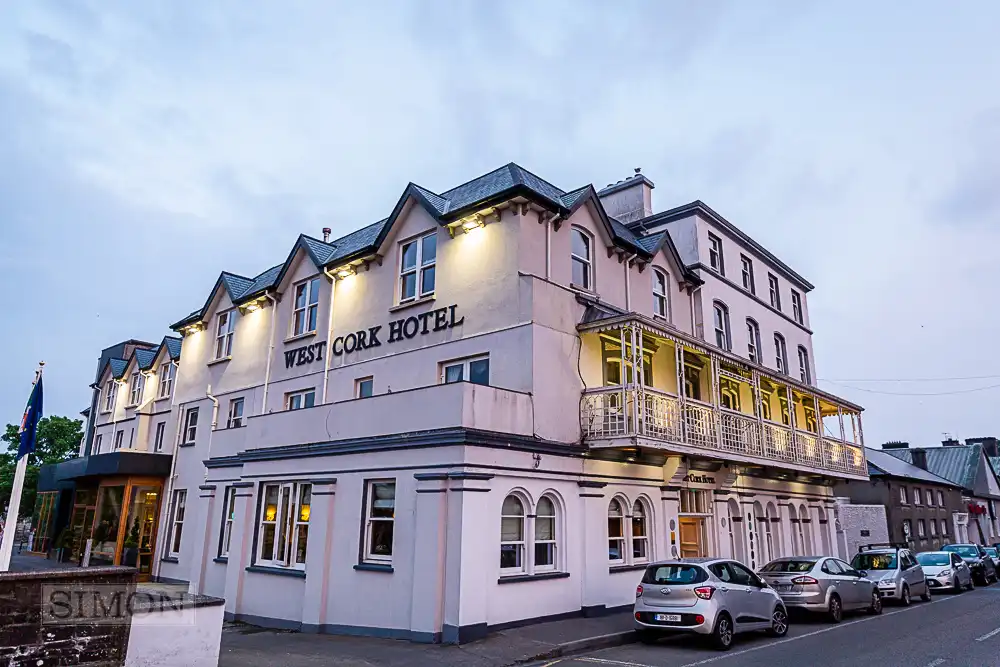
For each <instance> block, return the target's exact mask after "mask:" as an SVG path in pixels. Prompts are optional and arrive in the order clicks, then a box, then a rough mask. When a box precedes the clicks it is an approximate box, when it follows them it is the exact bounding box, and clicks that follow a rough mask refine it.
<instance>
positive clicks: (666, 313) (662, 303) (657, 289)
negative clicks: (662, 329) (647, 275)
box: [653, 269, 670, 321]
mask: <svg viewBox="0 0 1000 667" xmlns="http://www.w3.org/2000/svg"><path fill="white" fill-rule="evenodd" d="M669 286H670V276H668V275H667V274H666V273H664V272H663V271H660V270H659V269H653V314H654V315H656V316H657V317H662V318H663V319H665V320H667V321H669V320H670V292H669Z"/></svg>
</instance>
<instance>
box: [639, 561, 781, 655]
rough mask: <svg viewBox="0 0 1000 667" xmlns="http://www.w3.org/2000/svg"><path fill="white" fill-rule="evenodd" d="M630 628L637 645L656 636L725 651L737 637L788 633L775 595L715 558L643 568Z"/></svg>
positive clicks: (740, 567)
mask: <svg viewBox="0 0 1000 667" xmlns="http://www.w3.org/2000/svg"><path fill="white" fill-rule="evenodd" d="M633 618H634V627H635V631H636V633H637V634H638V635H639V639H640V640H641V641H643V642H651V641H654V640H656V639H657V638H658V637H659V636H660V635H664V634H671V633H688V634H695V635H704V636H709V637H711V639H712V642H713V644H715V646H716V648H719V649H721V650H726V649H728V648H729V647H730V646H732V643H733V637H734V636H735V635H736V634H738V633H741V632H748V631H751V630H767V631H768V632H770V633H771V634H772V635H774V636H776V637H783V636H784V635H785V633H786V632H788V612H787V610H786V609H785V603H784V602H782V600H781V598H780V597H779V596H778V594H777V593H776V592H775V591H774V590H773V589H771V588H770V587H768V585H767V584H766V583H765V582H764V581H763V580H762V579H761V578H760V577H758V576H757V575H756V574H754V573H753V572H752V571H751V570H750V569H749V568H748V567H747V566H745V565H743V564H742V563H737V562H735V561H731V560H724V559H717V558H688V559H683V560H665V561H660V562H657V563H653V564H651V565H649V566H648V567H646V571H645V572H644V573H643V577H642V583H640V584H639V585H638V586H637V587H636V590H635V609H634V614H633Z"/></svg>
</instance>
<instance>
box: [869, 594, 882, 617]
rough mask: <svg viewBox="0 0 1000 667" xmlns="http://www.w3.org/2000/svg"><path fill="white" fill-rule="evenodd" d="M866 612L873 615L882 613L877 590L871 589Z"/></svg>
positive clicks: (880, 600)
mask: <svg viewBox="0 0 1000 667" xmlns="http://www.w3.org/2000/svg"><path fill="white" fill-rule="evenodd" d="M868 613H869V614H872V615H874V616H878V615H879V614H881V613H882V596H881V595H879V594H878V591H872V603H871V605H870V606H869V607H868Z"/></svg>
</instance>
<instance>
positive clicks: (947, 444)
mask: <svg viewBox="0 0 1000 667" xmlns="http://www.w3.org/2000/svg"><path fill="white" fill-rule="evenodd" d="M941 444H942V445H944V446H945V447H960V446H961V445H962V443H960V442H959V441H958V440H956V439H955V438H948V439H947V440H942V441H941Z"/></svg>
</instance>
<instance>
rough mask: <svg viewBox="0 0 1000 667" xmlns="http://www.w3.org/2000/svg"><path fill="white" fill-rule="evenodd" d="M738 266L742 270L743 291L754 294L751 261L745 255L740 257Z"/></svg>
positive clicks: (755, 291)
mask: <svg viewBox="0 0 1000 667" xmlns="http://www.w3.org/2000/svg"><path fill="white" fill-rule="evenodd" d="M740 265H741V267H742V269H743V289H745V290H746V291H748V292H750V293H751V294H756V293H757V284H756V283H755V282H754V277H753V260H752V259H750V258H749V257H747V256H746V255H740Z"/></svg>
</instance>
